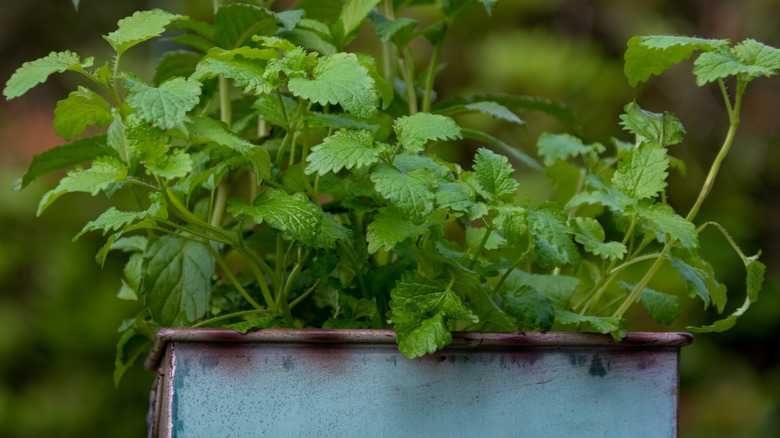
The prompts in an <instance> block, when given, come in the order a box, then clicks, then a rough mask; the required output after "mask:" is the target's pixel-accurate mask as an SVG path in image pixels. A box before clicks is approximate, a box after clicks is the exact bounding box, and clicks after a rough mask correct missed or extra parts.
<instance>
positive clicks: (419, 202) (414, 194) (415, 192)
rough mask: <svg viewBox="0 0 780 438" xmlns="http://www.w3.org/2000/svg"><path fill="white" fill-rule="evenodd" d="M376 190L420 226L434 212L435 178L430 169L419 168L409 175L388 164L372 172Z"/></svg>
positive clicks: (376, 167) (381, 165)
mask: <svg viewBox="0 0 780 438" xmlns="http://www.w3.org/2000/svg"><path fill="white" fill-rule="evenodd" d="M371 181H372V182H374V184H375V187H376V190H377V191H378V192H379V193H381V194H382V196H384V197H385V198H388V199H390V201H391V203H392V204H393V205H395V206H396V207H398V209H399V210H400V211H401V212H402V213H403V214H404V215H405V216H406V217H407V218H409V219H410V220H411V221H412V222H414V223H416V224H420V223H422V222H424V221H425V219H426V218H427V217H428V215H429V214H431V212H432V211H433V205H434V202H433V201H434V197H435V195H434V193H433V188H434V186H435V183H436V179H435V177H434V176H433V175H432V174H431V172H430V171H429V170H428V169H425V168H418V169H414V170H412V171H411V172H409V173H407V174H403V173H401V172H400V171H398V169H396V168H394V167H391V166H388V165H386V164H379V165H377V166H375V167H374V168H373V169H372V171H371Z"/></svg>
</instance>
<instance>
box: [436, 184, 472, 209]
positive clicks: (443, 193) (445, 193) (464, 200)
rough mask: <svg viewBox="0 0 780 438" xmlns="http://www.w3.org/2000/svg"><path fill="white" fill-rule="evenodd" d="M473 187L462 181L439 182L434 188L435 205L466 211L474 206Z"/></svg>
mask: <svg viewBox="0 0 780 438" xmlns="http://www.w3.org/2000/svg"><path fill="white" fill-rule="evenodd" d="M474 204H475V202H474V188H473V187H471V186H470V185H469V184H466V183H464V182H462V181H455V182H440V183H439V186H438V187H437V188H436V207H438V208H444V209H449V210H452V211H460V212H464V213H465V212H468V211H469V210H470V209H471V208H472V207H474Z"/></svg>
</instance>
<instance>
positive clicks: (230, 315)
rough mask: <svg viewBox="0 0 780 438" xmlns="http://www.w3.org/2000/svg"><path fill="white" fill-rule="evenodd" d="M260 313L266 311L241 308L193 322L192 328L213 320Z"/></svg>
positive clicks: (207, 323)
mask: <svg viewBox="0 0 780 438" xmlns="http://www.w3.org/2000/svg"><path fill="white" fill-rule="evenodd" d="M262 313H266V314H267V313H268V311H267V310H265V309H256V310H242V311H241V312H233V313H227V314H225V315H220V316H217V317H214V318H211V319H207V320H205V321H201V322H199V323H197V324H193V325H192V327H193V328H197V327H203V326H205V325H209V324H214V323H215V322H220V321H224V320H226V319H231V318H238V317H239V316H247V315H257V314H262Z"/></svg>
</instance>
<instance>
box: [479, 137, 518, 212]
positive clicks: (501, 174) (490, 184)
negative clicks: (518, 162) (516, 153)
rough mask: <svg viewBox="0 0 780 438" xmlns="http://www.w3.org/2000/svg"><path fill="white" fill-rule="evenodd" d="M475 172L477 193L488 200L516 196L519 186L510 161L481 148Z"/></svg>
mask: <svg viewBox="0 0 780 438" xmlns="http://www.w3.org/2000/svg"><path fill="white" fill-rule="evenodd" d="M474 172H475V178H474V180H473V182H474V183H476V186H475V188H476V189H477V191H478V192H479V193H480V194H481V195H482V196H484V197H485V198H486V199H488V200H499V199H502V198H509V197H512V196H514V194H515V192H516V191H517V188H518V187H519V184H518V183H517V181H515V178H514V169H513V168H512V165H511V164H509V160H508V159H507V158H506V157H505V156H503V155H498V154H496V153H495V152H493V151H491V150H490V149H486V148H480V149H479V150H478V151H477V155H475V156H474Z"/></svg>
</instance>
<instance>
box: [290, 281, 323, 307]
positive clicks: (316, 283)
mask: <svg viewBox="0 0 780 438" xmlns="http://www.w3.org/2000/svg"><path fill="white" fill-rule="evenodd" d="M320 283H322V279H321V278H318V279H317V281H315V282H314V284H313V285H311V287H310V288H308V289H306V292H304V293H302V294H301V295H300V296H299V297H298V298H296V299H294V300H293V301H292V302H291V303H290V305H289V308H290V309H292V308H293V307H295V306H297V305H298V304H299V303H300V302H301V301H303V300H304V299H305V298H306V297H308V296H309V295H311V293H312V292H314V291H315V290H317V287H318V286H319V285H320Z"/></svg>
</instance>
